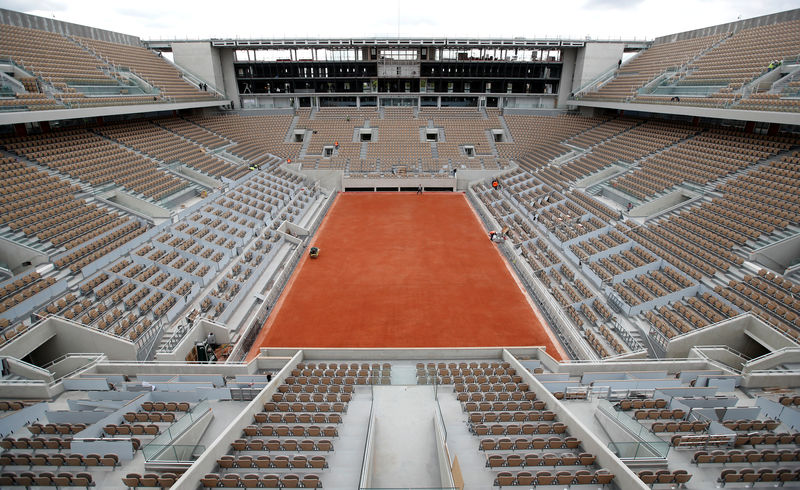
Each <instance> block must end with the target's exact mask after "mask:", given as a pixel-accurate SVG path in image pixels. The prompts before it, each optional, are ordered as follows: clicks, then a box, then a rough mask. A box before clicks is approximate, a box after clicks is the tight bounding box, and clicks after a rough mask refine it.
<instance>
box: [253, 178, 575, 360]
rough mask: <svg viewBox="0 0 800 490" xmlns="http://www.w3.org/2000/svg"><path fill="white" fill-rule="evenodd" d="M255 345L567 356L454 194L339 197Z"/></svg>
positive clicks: (469, 210)
mask: <svg viewBox="0 0 800 490" xmlns="http://www.w3.org/2000/svg"><path fill="white" fill-rule="evenodd" d="M312 245H314V246H317V247H319V248H320V255H319V258H317V259H313V260H312V259H310V258H309V257H308V256H307V255H306V256H305V257H304V258H303V259H302V260H301V262H300V264H299V265H298V268H297V270H296V271H295V273H294V275H293V277H292V279H291V280H290V282H289V283H288V285H287V288H286V290H285V291H284V293H283V295H282V296H281V298H280V300H279V301H278V303H277V304H276V305H275V310H274V311H273V313H272V315H270V318H269V319H268V320H267V322H266V323H265V325H264V327H262V329H261V332H260V333H259V335H258V338H257V339H256V341H255V343H254V346H253V349H252V351H251V352H250V356H248V357H253V356H255V355H256V354H257V352H258V349H259V347H299V346H305V347H373V348H376V347H478V346H538V345H545V346H547V352H548V353H549V354H550V355H552V356H554V357H556V358H558V359H561V358H564V357H566V356H565V355H563V351H561V349H560V348H557V347H556V345H557V342H556V341H555V339H554V336H553V334H552V332H550V331H549V329H548V328H547V326H546V325H545V323H544V320H543V319H542V318H541V317H540V316H539V314H538V312H537V311H535V310H534V308H533V306H532V304H531V303H530V301H529V298H528V297H527V295H526V294H524V293H523V292H522V290H521V289H520V286H519V284H518V283H517V280H516V278H515V277H514V276H513V275H512V274H511V272H510V270H509V267H508V266H507V264H506V262H505V260H504V259H503V257H502V255H501V253H500V251H499V250H497V245H496V244H494V243H492V242H490V241H489V238H488V235H487V232H486V231H485V230H484V227H483V225H482V224H481V222H480V221H479V219H478V217H477V215H476V214H475V212H474V211H473V210H472V208H471V207H470V205H469V204H468V202H467V199H466V197H465V196H464V194H462V193H455V194H454V193H425V194H423V195H421V196H419V195H416V193H385V194H382V193H377V194H376V193H341V194H339V196H338V197H337V198H336V202H335V203H334V204H333V206H332V207H331V209H330V211H329V213H328V216H326V217H325V221H324V222H323V224H322V226H321V228H320V230H319V232H318V234H317V236H316V238H315V241H314V243H312Z"/></svg>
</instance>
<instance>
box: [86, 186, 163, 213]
mask: <svg viewBox="0 0 800 490" xmlns="http://www.w3.org/2000/svg"><path fill="white" fill-rule="evenodd" d="M100 199H101V200H103V201H107V202H108V203H109V204H110V205H112V206H115V207H120V208H122V209H124V210H125V211H128V210H131V209H132V210H133V211H134V212H136V213H139V214H143V215H145V216H148V217H150V218H169V216H170V214H169V209H167V208H164V207H161V206H159V205H158V204H153V203H151V202H148V201H145V200H144V199H139V198H138V197H136V196H132V195H130V194H128V193H127V192H123V191H117V190H115V191H112V192H109V193H108V194H103V195H102V196H101V198H100Z"/></svg>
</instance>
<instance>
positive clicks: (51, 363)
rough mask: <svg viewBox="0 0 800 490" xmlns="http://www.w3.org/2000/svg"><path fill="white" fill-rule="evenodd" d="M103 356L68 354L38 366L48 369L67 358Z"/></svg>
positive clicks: (97, 355) (86, 353) (99, 353)
mask: <svg viewBox="0 0 800 490" xmlns="http://www.w3.org/2000/svg"><path fill="white" fill-rule="evenodd" d="M104 356H105V354H103V353H102V352H70V353H69V354H62V355H60V356H58V357H56V358H55V359H53V360H52V361H50V362H48V363H47V364H45V365H44V366H40V367H41V368H42V369H48V368H50V367H51V366H54V365H55V364H57V363H59V362H61V361H63V360H64V359H66V358H68V357H84V358H91V357H104ZM48 370H49V369H48Z"/></svg>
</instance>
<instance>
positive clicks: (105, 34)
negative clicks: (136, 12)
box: [0, 3, 141, 46]
mask: <svg viewBox="0 0 800 490" xmlns="http://www.w3.org/2000/svg"><path fill="white" fill-rule="evenodd" d="M19 5H23V4H22V3H20V4H19ZM44 9H45V10H47V7H44ZM0 24H8V25H12V26H19V27H28V28H31V29H40V30H42V31H48V32H55V33H58V34H64V35H69V36H81V37H89V38H92V39H99V40H101V41H109V42H112V43H123V44H132V45H134V46H141V42H140V41H139V38H138V37H136V36H131V35H128V34H122V33H120V32H114V31H106V30H105V29H97V28H95V27H89V26H84V25H80V24H73V23H71V22H63V21H60V20H56V19H48V18H47V17H39V16H38V15H30V14H23V13H22V12H15V11H14V10H6V9H0Z"/></svg>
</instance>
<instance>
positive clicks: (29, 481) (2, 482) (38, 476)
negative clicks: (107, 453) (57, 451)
mask: <svg viewBox="0 0 800 490" xmlns="http://www.w3.org/2000/svg"><path fill="white" fill-rule="evenodd" d="M93 484H94V478H93V477H92V474H91V473H75V474H73V473H70V472H66V471H62V472H60V473H58V474H56V473H52V472H50V471H43V472H41V473H33V472H30V471H26V472H22V473H13V472H5V471H4V472H2V473H0V487H13V486H19V487H25V488H28V487H31V486H34V485H35V486H41V487H53V486H54V487H86V488H89V487H90V486H92V485H93Z"/></svg>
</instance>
